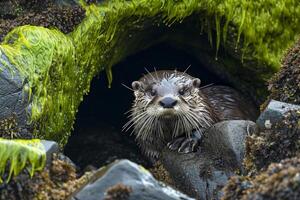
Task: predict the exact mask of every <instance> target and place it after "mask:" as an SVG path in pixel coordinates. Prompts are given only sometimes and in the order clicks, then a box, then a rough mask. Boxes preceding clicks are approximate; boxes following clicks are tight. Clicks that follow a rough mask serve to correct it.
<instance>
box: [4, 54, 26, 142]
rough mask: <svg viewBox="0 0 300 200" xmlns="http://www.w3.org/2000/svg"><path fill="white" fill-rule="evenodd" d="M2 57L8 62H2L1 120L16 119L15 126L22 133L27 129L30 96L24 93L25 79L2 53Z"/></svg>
mask: <svg viewBox="0 0 300 200" xmlns="http://www.w3.org/2000/svg"><path fill="white" fill-rule="evenodd" d="M0 56H1V58H2V59H3V60H4V61H6V63H3V62H0V120H4V119H7V118H15V125H16V126H18V129H19V128H20V130H18V132H21V130H22V129H23V128H25V127H26V120H27V115H26V114H27V113H26V111H27V107H28V95H27V94H26V92H24V91H23V87H24V86H25V84H24V78H23V77H22V76H21V75H20V73H19V71H18V70H17V69H16V68H15V67H14V66H13V65H12V64H10V62H9V61H8V59H7V57H6V56H5V55H4V53H2V52H1V51H0ZM0 129H1V128H0ZM3 132H4V130H3V131H1V133H3ZM1 133H0V134H1ZM18 134H20V133H18ZM1 137H6V136H5V135H1Z"/></svg>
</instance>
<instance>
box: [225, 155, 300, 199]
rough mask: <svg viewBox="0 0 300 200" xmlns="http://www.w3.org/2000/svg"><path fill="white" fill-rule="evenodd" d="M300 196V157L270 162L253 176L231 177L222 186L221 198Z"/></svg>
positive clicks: (295, 197) (294, 197) (292, 197)
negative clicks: (264, 168)
mask: <svg viewBox="0 0 300 200" xmlns="http://www.w3.org/2000/svg"><path fill="white" fill-rule="evenodd" d="M299 198H300V158H299V157H294V158H291V159H286V160H283V161H281V162H279V163H274V164H271V165H270V166H269V167H268V168H267V169H266V170H264V171H262V172H261V173H259V174H258V175H257V176H256V177H255V178H249V177H233V178H231V179H230V181H229V183H228V184H227V186H226V187H225V188H224V196H223V198H222V199H223V200H234V199H241V200H250V199H260V200H277V199H278V200H280V199H299Z"/></svg>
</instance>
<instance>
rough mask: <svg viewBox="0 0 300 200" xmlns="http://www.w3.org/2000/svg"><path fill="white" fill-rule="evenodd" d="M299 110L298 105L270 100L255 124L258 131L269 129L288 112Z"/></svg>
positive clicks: (299, 106)
mask: <svg viewBox="0 0 300 200" xmlns="http://www.w3.org/2000/svg"><path fill="white" fill-rule="evenodd" d="M293 109H300V105H294V104H289V103H284V102H280V101H275V100H271V101H270V103H269V104H268V106H267V107H266V109H265V110H264V111H263V112H262V113H261V114H260V116H259V117H258V119H257V121H256V124H257V125H258V127H259V128H260V129H270V128H272V126H273V125H274V124H275V123H276V122H278V121H280V120H281V119H282V118H283V116H284V114H285V113H286V112H288V111H289V110H293Z"/></svg>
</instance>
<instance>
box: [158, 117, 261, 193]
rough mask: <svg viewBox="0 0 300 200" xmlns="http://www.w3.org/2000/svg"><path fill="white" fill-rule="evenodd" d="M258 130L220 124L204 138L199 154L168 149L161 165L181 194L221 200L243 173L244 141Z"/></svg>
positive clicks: (248, 125) (246, 124) (244, 124)
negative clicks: (236, 175) (225, 189)
mask: <svg viewBox="0 0 300 200" xmlns="http://www.w3.org/2000/svg"><path fill="white" fill-rule="evenodd" d="M256 129H257V128H256V125H255V123H254V122H252V121H245V120H229V121H223V122H220V123H217V124H215V125H214V126H213V127H211V128H210V129H209V130H208V131H207V133H206V134H205V137H204V139H203V142H202V144H201V146H200V149H199V151H198V152H195V153H190V154H180V153H178V152H173V151H170V150H169V149H167V148H166V149H164V151H163V153H162V159H161V161H162V164H163V165H164V167H165V168H166V170H167V171H169V173H170V176H171V178H172V179H173V181H174V182H175V184H176V187H177V188H179V189H180V190H181V191H183V192H185V193H187V194H188V195H190V196H192V197H195V198H197V199H220V198H221V196H222V192H221V189H222V188H223V186H224V185H225V184H226V182H227V180H228V178H229V177H230V176H232V175H234V173H235V172H236V171H237V170H242V168H241V166H242V165H241V163H242V160H243V158H244V152H245V138H246V136H247V134H249V133H253V132H254V131H256Z"/></svg>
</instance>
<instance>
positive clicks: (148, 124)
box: [124, 71, 255, 157]
mask: <svg viewBox="0 0 300 200" xmlns="http://www.w3.org/2000/svg"><path fill="white" fill-rule="evenodd" d="M193 79H194V77H192V76H190V75H188V74H186V73H183V72H177V71H157V72H153V73H148V74H146V75H144V76H143V77H142V78H141V79H140V80H139V82H140V83H141V84H142V86H141V88H140V89H136V90H134V95H135V100H134V102H133V105H132V109H131V110H130V115H129V117H130V120H129V121H128V123H127V124H125V125H124V129H125V130H128V129H130V128H131V127H132V128H133V133H134V134H135V136H136V140H137V142H138V144H139V145H140V147H141V148H142V150H143V151H144V153H145V154H146V155H147V156H149V157H158V156H159V152H160V151H161V149H162V148H163V147H164V146H165V145H166V143H168V142H170V141H171V140H172V139H174V138H176V137H178V136H181V135H184V134H185V135H186V137H189V135H190V134H191V133H192V131H195V130H197V131H200V132H201V133H204V132H205V130H206V129H208V128H209V127H211V126H212V125H213V124H215V123H216V122H219V121H222V120H228V119H251V118H252V117H254V116H255V113H254V112H253V110H251V109H247V107H249V102H247V100H246V99H244V98H242V97H241V96H240V95H239V93H238V92H236V91H235V90H233V89H232V88H230V87H226V86H209V87H205V88H203V89H201V87H192V86H190V87H191V88H190V91H188V92H187V94H185V96H180V95H178V96H180V97H179V99H180V100H179V101H180V103H181V104H182V106H183V108H184V106H185V105H186V106H188V108H189V109H188V111H187V110H183V111H184V112H182V113H181V111H180V112H178V113H177V114H178V115H176V116H173V117H172V118H164V117H161V116H152V115H149V114H148V113H147V112H146V111H147V109H152V108H151V106H154V111H153V112H154V113H155V108H156V107H155V106H156V105H155V104H156V103H157V102H156V99H155V98H158V97H156V96H154V97H152V99H151V98H150V97H149V96H147V95H149V91H150V92H151V90H152V89H153V88H158V89H159V90H160V93H162V94H164V93H167V92H170V90H174V93H176V90H179V89H180V88H181V87H182V86H186V85H191V82H192V80H193ZM152 110H153V109H152Z"/></svg>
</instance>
